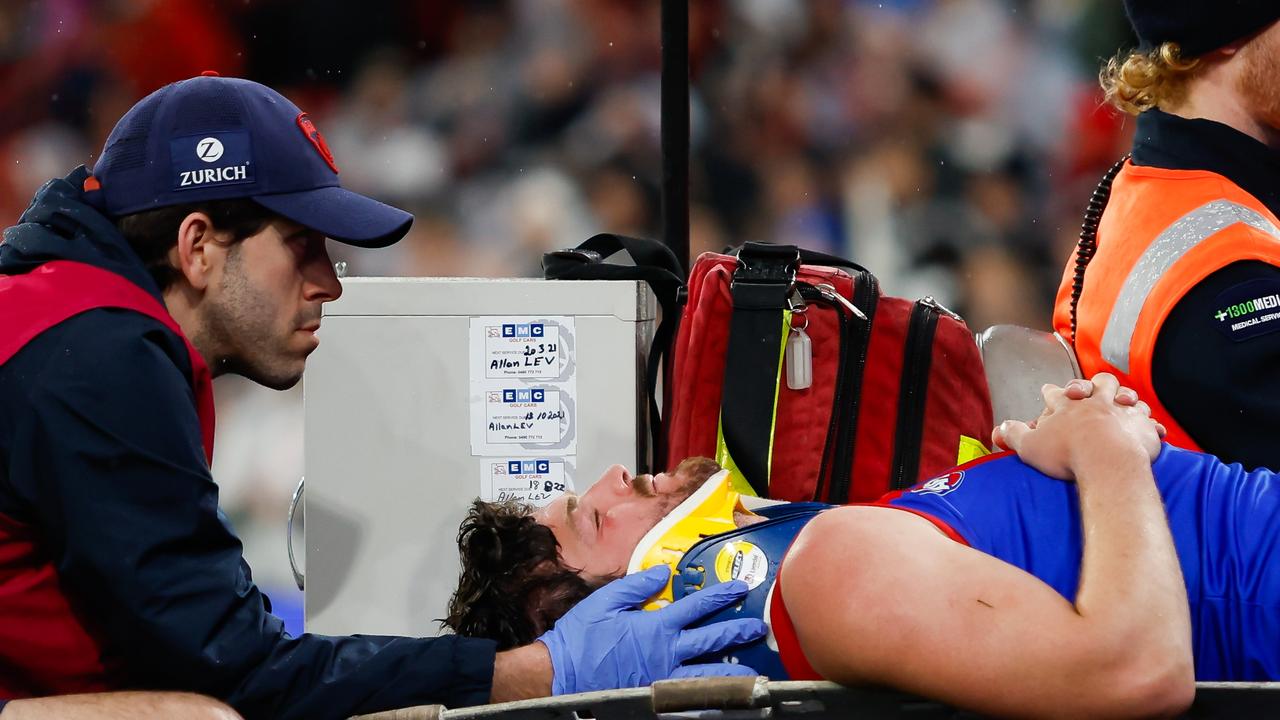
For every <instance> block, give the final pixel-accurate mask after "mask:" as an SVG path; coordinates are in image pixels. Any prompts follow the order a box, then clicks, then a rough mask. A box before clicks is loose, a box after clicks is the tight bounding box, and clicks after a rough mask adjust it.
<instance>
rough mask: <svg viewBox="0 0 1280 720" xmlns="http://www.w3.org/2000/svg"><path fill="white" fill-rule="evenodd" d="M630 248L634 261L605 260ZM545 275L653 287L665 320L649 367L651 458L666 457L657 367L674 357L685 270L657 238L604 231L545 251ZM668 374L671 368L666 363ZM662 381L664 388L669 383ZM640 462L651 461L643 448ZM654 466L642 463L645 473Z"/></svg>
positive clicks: (656, 461) (657, 461)
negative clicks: (572, 244) (569, 245)
mask: <svg viewBox="0 0 1280 720" xmlns="http://www.w3.org/2000/svg"><path fill="white" fill-rule="evenodd" d="M618 252H626V253H627V254H628V255H629V256H631V259H632V260H633V261H634V262H635V265H617V264H614V263H607V262H605V259H606V258H608V257H610V256H612V255H614V254H615V253H618ZM542 268H543V275H544V277H546V279H548V280H642V281H644V282H645V283H646V284H647V285H648V286H649V289H650V290H652V291H653V295H654V297H655V298H656V299H657V301H658V306H659V307H660V308H661V309H662V319H661V320H660V321H659V322H658V327H657V330H655V331H654V334H653V345H652V347H651V348H650V350H649V363H648V366H647V367H646V368H645V385H646V394H647V396H648V401H649V434H650V437H651V438H652V440H651V443H652V446H653V454H652V457H653V461H652V462H653V463H654V464H655V465H656V464H660V463H662V462H665V460H666V434H665V432H664V428H663V425H662V413H661V411H660V410H659V409H658V398H657V386H658V368H659V365H660V363H661V362H662V360H663V358H670V357H672V355H671V345H672V341H673V340H674V338H675V332H676V326H677V325H678V324H679V321H680V305H681V304H682V303H683V300H684V289H685V287H684V279H683V272H684V271H683V269H682V268H681V266H680V261H679V260H678V259H676V256H675V253H673V252H672V251H671V248H669V247H667V246H666V245H663V244H662V243H660V242H657V241H655V240H646V239H643V238H633V237H627V236H625V235H614V234H612V233H600V234H598V235H593V236H592V237H590V238H588V239H587V240H586V241H584V242H583V243H581V244H580V245H578V246H577V247H576V248H567V249H564V250H556V251H553V252H549V253H546V254H544V255H543V256H542ZM666 370H667V374H668V376H669V375H670V368H666ZM669 386H670V384H669V383H664V387H669ZM641 460H642V464H646V465H647V464H648V461H647V459H646V453H644V452H642V453H641ZM649 469H650V468H648V467H642V468H639V471H641V472H647V471H648V470H649Z"/></svg>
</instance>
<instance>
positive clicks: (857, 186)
mask: <svg viewBox="0 0 1280 720" xmlns="http://www.w3.org/2000/svg"><path fill="white" fill-rule="evenodd" d="M689 5H690V52H691V75H692V85H691V107H692V112H691V125H692V154H693V158H692V168H691V170H692V178H693V179H692V188H691V196H692V205H691V208H690V222H691V246H692V248H693V251H694V253H695V254H696V253H697V252H700V251H703V250H719V249H722V248H724V247H726V246H729V245H735V244H739V243H741V242H743V241H746V240H754V241H766V242H779V243H794V244H798V245H802V246H805V247H810V248H814V249H818V250H823V251H826V252H830V253H836V254H840V255H845V256H847V257H851V258H853V259H855V260H857V261H859V262H861V263H862V264H864V265H866V266H868V267H869V268H871V269H872V270H873V271H874V272H876V274H877V275H878V276H879V277H880V279H881V280H882V282H883V284H884V286H885V288H886V290H887V291H888V292H890V293H893V294H897V295H905V296H911V297H918V296H922V295H933V296H935V297H936V298H938V299H939V300H940V301H942V302H943V303H944V304H946V305H948V306H949V307H951V308H952V309H955V310H957V311H959V312H961V313H962V314H963V315H964V316H965V317H966V319H967V320H968V321H969V324H970V325H971V326H972V327H973V328H974V329H975V330H980V329H982V328H985V327H987V326H989V325H992V324H995V323H1001V322H1012V323H1018V324H1022V325H1028V326H1032V327H1039V328H1048V327H1049V318H1050V308H1051V304H1052V297H1053V293H1054V290H1055V289H1056V286H1057V283H1058V280H1059V278H1060V276H1061V269H1062V267H1063V265H1064V264H1065V262H1066V260H1067V258H1068V256H1069V255H1070V253H1071V250H1072V247H1073V246H1074V242H1075V238H1076V236H1077V234H1078V231H1079V224H1080V219H1081V216H1082V213H1083V209H1084V206H1085V204H1086V201H1087V199H1088V197H1089V194H1090V192H1091V191H1092V188H1093V186H1094V185H1095V183H1096V182H1097V180H1098V178H1099V177H1100V176H1101V174H1102V173H1103V172H1104V171H1105V169H1106V168H1107V167H1108V166H1109V165H1110V164H1111V163H1112V162H1114V161H1115V160H1116V159H1117V158H1119V157H1120V155H1121V154H1122V153H1123V152H1125V150H1126V148H1127V145H1128V142H1129V133H1131V131H1132V125H1133V123H1132V122H1131V121H1130V122H1126V121H1125V120H1124V119H1123V118H1122V117H1121V116H1120V115H1118V114H1117V113H1115V112H1114V111H1111V110H1109V109H1107V108H1105V107H1103V106H1102V105H1101V95H1100V92H1099V91H1098V89H1097V82H1096V80H1095V76H1096V72H1097V68H1098V66H1099V64H1100V62H1101V61H1102V59H1104V58H1105V57H1108V56H1110V55H1111V54H1112V53H1114V52H1115V51H1116V50H1117V49H1118V48H1120V47H1122V46H1127V45H1131V44H1133V40H1132V38H1131V37H1130V35H1129V31H1128V28H1127V25H1126V24H1125V21H1124V17H1123V13H1122V10H1121V7H1120V3H1119V2H1118V0H690V3H689ZM659 33H660V28H659V2H658V0H466V1H463V0H307V1H304V0H0V108H2V109H3V112H0V218H3V221H4V224H5V225H9V224H12V223H14V222H16V220H17V218H18V217H19V215H20V214H21V212H22V210H23V209H24V208H25V207H26V203H27V201H28V200H29V198H30V197H31V195H32V193H33V192H34V191H35V190H36V189H37V188H38V187H39V186H40V185H41V184H42V183H43V182H44V181H45V180H47V179H49V178H51V177H54V176H60V175H64V174H66V173H67V172H68V171H69V170H71V169H72V168H74V167H75V166H77V165H80V164H82V163H83V164H88V165H90V166H92V164H93V161H94V158H95V156H96V154H97V153H98V151H99V150H100V148H101V147H102V144H103V141H104V140H105V138H106V136H107V134H108V133H109V132H110V130H111V127H112V125H113V124H114V123H115V121H116V120H117V119H118V118H119V117H120V116H121V115H122V114H123V113H124V112H125V111H126V110H127V109H128V108H129V107H130V106H131V105H132V104H133V103H134V102H136V101H137V100H138V99H139V98H141V97H142V96H144V95H145V94H147V93H149V92H151V91H152V90H154V89H156V88H158V87H160V86H161V85H163V84H165V83H168V82H172V81H175V80H180V79H183V78H186V77H190V76H192V75H196V74H198V73H200V72H201V71H203V70H217V71H219V72H220V73H221V74H223V75H234V76H242V77H247V78H251V79H253V80H257V81H259V82H263V83H266V84H269V85H272V86H273V87H275V88H277V89H279V90H280V91H282V92H284V93H285V94H286V95H288V96H289V97H291V98H292V99H293V100H294V101H295V102H296V103H297V104H298V105H300V106H301V107H302V108H303V109H305V110H307V111H308V112H309V113H310V114H311V116H312V117H313V119H315V121H316V124H317V126H318V127H319V128H320V129H321V131H322V132H323V133H324V134H325V137H326V138H327V139H328V142H329V145H330V147H331V148H332V150H333V152H334V155H335V157H336V159H337V163H338V165H339V167H340V168H341V171H342V172H341V177H342V181H343V184H344V185H345V186H346V187H349V188H352V189H355V190H359V191H361V192H365V193H368V194H371V195H374V196H376V197H379V198H381V199H383V200H386V201H387V202H390V203H393V204H396V205H399V206H401V207H403V208H405V209H408V210H410V211H412V212H413V213H414V214H415V215H416V216H417V220H416V222H415V223H414V226H413V230H412V232H411V233H410V234H409V236H408V237H407V238H406V239H405V240H404V241H402V242H401V243H399V244H398V245H397V246H395V247H393V248H391V249H389V250H381V251H368V252H366V251H359V252H352V251H350V249H349V248H346V247H345V246H334V247H333V248H332V250H333V252H334V255H335V260H337V259H342V260H345V261H346V262H347V263H348V265H349V271H348V274H351V275H429V276H493V277H511V276H538V275H540V274H541V270H540V265H539V262H540V256H541V254H542V253H543V252H544V251H546V250H549V249H555V248H560V247H568V246H573V245H576V244H577V243H579V242H581V241H582V240H584V239H586V238H587V237H589V236H590V235H592V234H594V233H596V232H600V231H610V232H618V233H625V234H633V235H641V236H648V237H657V236H658V232H659V222H660V207H659V191H658V184H659V181H660V177H661V172H660V162H661V160H660V154H659V127H660V114H659V102H658V98H659V71H660V54H659V53H660V49H659ZM216 385H217V386H218V387H217V393H218V408H219V417H218V438H217V449H218V453H217V455H216V457H215V460H214V468H215V473H214V474H215V477H216V478H217V480H218V482H219V484H220V485H221V488H222V497H223V505H224V507H225V509H226V510H227V512H228V514H229V515H230V517H231V520H232V522H233V523H234V524H235V526H236V528H237V530H238V531H239V532H240V533H241V535H242V537H243V538H244V540H245V545H246V556H247V557H248V559H249V562H250V564H251V565H252V566H253V568H254V571H255V577H256V578H257V579H258V580H259V582H260V584H262V585H263V586H264V588H266V589H267V591H268V593H269V594H271V595H272V597H273V598H274V599H275V601H276V604H277V607H279V608H280V609H281V610H282V611H283V614H285V615H287V616H289V620H290V624H291V626H293V627H294V628H295V629H296V628H297V626H298V615H299V613H300V609H299V608H300V602H301V600H300V594H299V593H298V592H297V591H296V590H293V589H292V577H291V575H290V572H289V566H288V561H287V559H286V557H285V548H284V522H283V521H284V515H285V510H286V508H287V506H288V499H289V495H290V493H291V492H292V490H293V488H294V486H295V485H296V483H297V481H298V479H299V477H300V476H301V474H302V405H301V398H302V395H301V388H295V389H294V390H292V391H289V392H286V393H273V392H271V391H268V390H264V389H261V388H257V387H256V386H251V385H249V384H248V383H246V382H244V381H240V380H239V379H238V378H223V379H220V380H219V381H218V382H217V383H216Z"/></svg>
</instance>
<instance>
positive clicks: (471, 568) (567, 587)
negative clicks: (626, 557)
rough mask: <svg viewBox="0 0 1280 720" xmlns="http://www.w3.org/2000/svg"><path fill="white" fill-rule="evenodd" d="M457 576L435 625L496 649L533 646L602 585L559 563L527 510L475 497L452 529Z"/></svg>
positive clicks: (556, 548)
mask: <svg viewBox="0 0 1280 720" xmlns="http://www.w3.org/2000/svg"><path fill="white" fill-rule="evenodd" d="M458 552H459V553H460V555H461V558H462V573H461V575H460V576H459V578H458V589H457V590H455V591H454V593H453V597H451V598H450V599H449V615H448V617H446V618H444V620H443V621H442V622H443V623H444V624H445V625H446V626H448V627H449V628H451V629H452V630H453V631H454V632H455V633H457V634H459V635H464V636H467V637H483V638H489V639H491V640H496V641H497V642H498V649H499V650H506V649H508V648H513V647H519V646H521V645H527V644H529V643H531V642H533V641H534V640H535V639H536V638H537V637H538V636H539V635H541V634H542V633H544V632H546V630H547V629H548V628H550V627H551V626H552V625H554V624H555V621H556V620H558V619H559V618H560V617H561V616H562V615H564V614H565V613H566V612H568V611H569V609H570V608H572V607H573V606H574V605H576V604H577V603H578V602H579V601H581V600H582V599H583V598H585V597H586V596H587V595H590V594H591V591H593V590H595V589H596V588H597V587H599V586H600V585H602V584H603V582H604V581H599V582H596V583H595V584H593V583H592V582H591V581H589V580H587V579H585V578H583V577H581V576H580V575H578V571H577V570H575V569H573V568H569V567H566V566H565V565H564V563H563V562H562V561H561V560H560V544H559V543H558V542H556V538H555V535H553V534H552V533H551V529H550V528H548V527H546V526H545V525H539V524H538V522H537V521H536V520H534V518H533V508H531V507H529V506H528V505H526V504H524V503H519V502H513V501H506V502H498V503H487V502H482V501H480V500H476V501H475V502H473V503H472V504H471V511H470V512H469V513H467V518H466V519H465V520H463V522H462V527H461V528H460V529H459V530H458Z"/></svg>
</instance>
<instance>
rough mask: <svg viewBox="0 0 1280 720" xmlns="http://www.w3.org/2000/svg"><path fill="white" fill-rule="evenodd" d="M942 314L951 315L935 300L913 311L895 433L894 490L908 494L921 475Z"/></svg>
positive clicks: (920, 302) (922, 301) (926, 300)
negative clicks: (931, 370) (935, 340)
mask: <svg viewBox="0 0 1280 720" xmlns="http://www.w3.org/2000/svg"><path fill="white" fill-rule="evenodd" d="M942 312H948V313H949V312H950V311H948V310H946V309H945V308H943V307H942V306H940V305H938V304H937V303H936V302H935V301H934V299H933V298H931V297H926V298H923V299H920V300H917V301H916V304H915V306H914V307H912V308H911V319H910V320H909V321H908V324H907V340H906V347H905V349H904V355H903V359H902V380H901V382H900V383H899V385H898V427H897V430H896V431H895V433H894V441H893V465H892V466H890V467H891V470H890V475H889V483H890V484H889V489H890V490H905V489H906V488H909V487H911V486H912V485H915V484H916V475H917V474H919V472H920V449H921V442H922V440H923V438H924V411H925V400H926V396H927V394H928V390H929V368H930V366H931V365H932V363H933V337H934V334H935V333H936V332H937V329H938V315H939V314H940V313H942Z"/></svg>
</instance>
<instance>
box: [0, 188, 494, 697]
mask: <svg viewBox="0 0 1280 720" xmlns="http://www.w3.org/2000/svg"><path fill="white" fill-rule="evenodd" d="M85 175H86V173H85V171H84V169H83V168H81V169H79V170H77V171H76V172H74V173H72V174H71V175H70V176H69V177H68V178H67V179H65V180H54V181H51V182H50V183H48V184H47V185H45V187H44V188H42V189H41V190H40V192H39V193H38V194H37V196H36V198H35V200H34V201H33V202H32V204H31V206H30V207H29V208H28V209H27V211H26V212H25V213H24V214H23V216H22V218H21V220H20V223H19V224H18V225H16V226H14V227H11V228H8V229H7V230H5V233H4V242H3V243H2V244H0V274H6V275H16V274H22V273H25V272H28V271H30V270H32V269H33V268H35V267H38V266H39V265H40V264H42V263H45V262H48V261H50V260H55V259H64V260H75V261H79V262H83V263H87V264H90V265H94V266H96V267H99V268H103V269H106V270H109V271H111V272H114V273H117V274H119V275H121V276H123V277H125V278H126V279H128V280H130V281H131V282H133V283H134V284H136V285H138V286H139V287H141V288H143V289H145V290H146V291H148V292H149V293H151V294H152V295H154V296H156V297H157V298H159V297H160V293H159V289H158V288H157V287H156V285H155V283H154V282H153V281H152V280H151V278H150V277H149V275H148V274H147V272H146V270H145V269H144V268H143V266H142V264H141V261H140V260H139V259H138V257H137V256H136V255H135V254H134V253H133V251H132V250H131V249H130V248H129V247H128V245H127V243H125V241H124V240H123V238H121V237H120V235H119V234H118V233H117V232H116V230H115V228H114V226H113V225H112V224H111V223H110V222H109V221H108V220H107V219H106V218H105V217H104V216H102V215H101V214H99V213H98V212H97V211H96V210H95V209H94V208H92V207H90V206H89V205H87V204H85V202H84V200H83V196H82V194H81V192H80V190H79V188H80V186H81V184H82V182H83V179H84V177H85ZM4 301H5V300H4V297H3V295H0V303H3V302H4ZM190 375H191V367H190V360H189V357H188V355H187V351H186V347H185V345H184V343H183V341H182V339H181V338H179V337H178V336H177V335H175V334H174V333H172V332H171V331H169V330H168V329H167V328H165V327H164V326H163V325H162V324H161V323H159V322H158V321H156V320H154V319H151V318H149V317H146V316H144V315H141V314H138V313H135V312H131V311H126V310H113V309H97V310H92V311H89V312H86V313H83V314H81V315H77V316H75V317H73V318H72V319H70V320H67V321H65V322H62V323H61V324H59V325H56V326H55V327H53V328H51V329H50V330H47V331H45V332H44V333H42V334H41V335H39V336H37V337H36V338H35V339H34V340H32V341H31V342H30V343H28V344H27V345H25V346H24V347H23V349H22V350H20V351H19V352H18V353H17V354H16V355H14V356H13V358H12V359H10V360H9V361H8V362H7V363H5V364H3V365H0V514H3V515H4V516H7V518H9V519H12V520H14V521H17V522H18V523H21V524H23V525H25V526H28V527H30V528H34V530H35V536H36V537H37V538H38V539H37V541H36V543H35V546H34V548H33V550H32V552H34V553H36V554H38V555H40V556H41V557H43V558H46V559H48V560H49V561H50V562H51V563H52V565H53V566H54V568H55V569H56V572H57V574H58V578H59V581H60V584H61V587H62V589H63V592H64V593H65V594H66V595H67V596H68V599H69V600H70V601H71V602H72V604H73V605H74V606H75V607H76V608H77V609H78V610H79V611H80V613H81V614H82V616H83V618H84V623H85V624H86V625H87V626H91V629H92V630H93V632H94V633H95V635H96V636H97V637H98V638H99V639H100V643H101V650H102V659H103V661H104V663H105V665H106V666H107V667H108V668H109V669H111V670H112V672H111V678H112V680H111V684H112V685H113V686H114V687H129V688H139V689H141V688H146V689H177V690H187V691H193V692H200V693H205V694H208V695H212V696H214V697H217V698H220V699H223V700H225V701H226V702H228V703H229V704H231V705H232V706H233V707H235V708H236V709H237V710H238V711H239V712H240V713H242V714H243V715H244V716H245V717H246V718H256V717H272V718H276V717H279V718H291V717H298V718H302V717H305V718H345V717H347V716H349V715H352V714H356V713H365V712H373V711H376V710H383V709H388V708H393V707H403V706H410V705H420V704H429V703H441V704H444V705H447V706H451V707H458V706H464V705H473V704H479V703H483V702H486V701H487V700H488V697H489V692H490V684H491V682H492V676H493V657H494V645H493V643H491V642H489V641H486V640H479V639H470V638H458V637H454V636H445V637H441V638H426V639H423V638H398V637H380V636H353V637H327V636H319V635H302V636H300V637H296V638H295V637H290V636H288V635H287V634H285V632H284V627H283V624H282V623H281V621H280V620H279V619H278V618H276V617H274V616H273V615H271V613H270V602H269V601H268V599H267V598H266V596H264V595H263V594H262V593H261V592H259V590H258V588H257V587H256V586H255V585H254V584H253V580H252V577H251V576H250V571H249V567H248V565H247V564H246V563H245V561H244V559H243V557H242V555H241V545H240V541H239V539H237V538H236V536H235V533H234V532H233V531H232V529H231V528H230V526H229V525H228V523H227V521H226V518H225V516H224V515H223V514H222V513H221V511H220V510H219V509H218V489H217V486H216V485H215V484H214V481H213V478H212V477H211V476H210V472H209V469H208V467H207V466H206V463H205V459H204V450H203V448H202V445H201V434H200V425H199V420H198V418H197V415H196V411H195V407H194V404H193V395H192V390H191V383H190ZM5 540H6V538H5V537H4V536H3V531H2V529H0V558H3V557H4V552H3V551H4V543H5ZM442 551H448V552H452V551H453V548H444V549H442ZM2 580H3V568H0V581H2ZM15 621H16V622H20V619H18V618H12V617H10V618H4V617H0V622H15ZM0 655H5V653H3V652H0ZM0 673H4V674H5V675H6V676H10V677H12V676H15V675H16V676H17V677H22V676H23V673H24V670H23V668H22V667H4V668H2V669H0ZM23 681H24V683H25V685H26V687H28V688H30V690H29V691H28V692H31V693H36V694H38V693H40V692H41V690H42V689H45V690H46V691H48V690H49V689H51V688H54V687H56V683H50V682H47V681H46V680H45V679H42V678H35V677H32V678H23Z"/></svg>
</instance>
